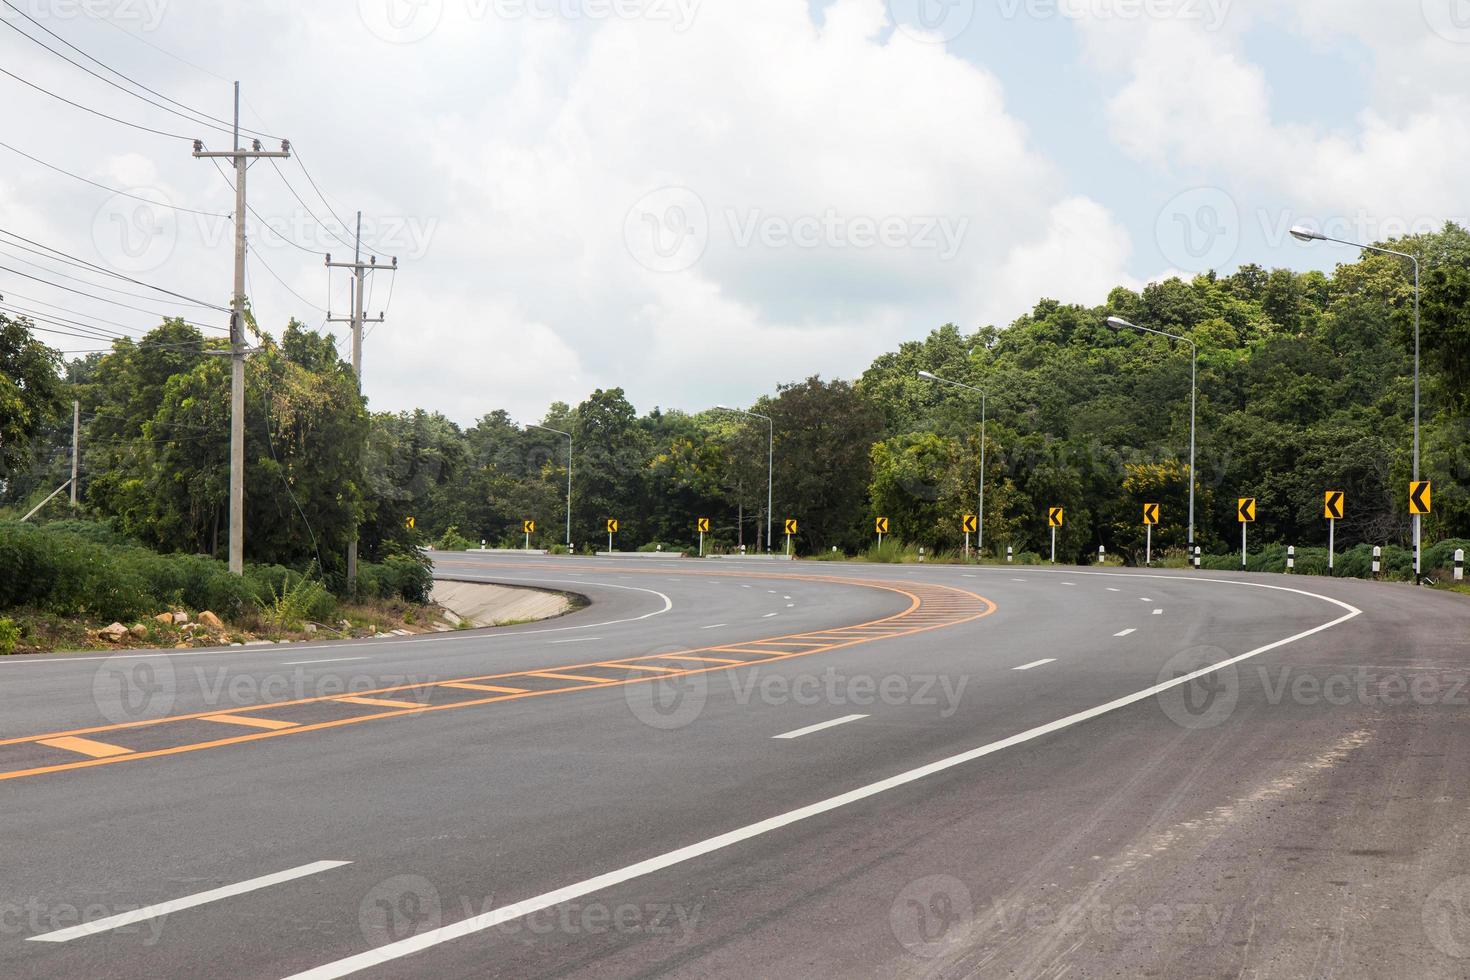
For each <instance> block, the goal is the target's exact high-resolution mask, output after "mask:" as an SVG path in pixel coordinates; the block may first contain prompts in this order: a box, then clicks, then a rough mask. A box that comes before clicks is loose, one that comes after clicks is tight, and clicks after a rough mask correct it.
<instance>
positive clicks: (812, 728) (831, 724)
mask: <svg viewBox="0 0 1470 980" xmlns="http://www.w3.org/2000/svg"><path fill="white" fill-rule="evenodd" d="M866 717H868V716H867V715H844V716H843V717H841V718H833V719H832V720H831V721H824V722H821V723H819V724H816V725H808V726H807V727H805V728H798V729H797V730H796V731H794V732H783V733H782V734H780V735H772V736H771V737H772V738H801V737H802V736H803V735H810V734H811V733H812V732H820V731H822V730H824V729H827V728H836V727H837V726H838V725H845V724H847V723H848V722H850V721H857V720H858V719H860V718H866Z"/></svg>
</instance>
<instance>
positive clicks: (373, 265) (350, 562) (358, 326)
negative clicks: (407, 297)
mask: <svg viewBox="0 0 1470 980" xmlns="http://www.w3.org/2000/svg"><path fill="white" fill-rule="evenodd" d="M327 268H328V269H351V270H352V279H353V289H352V315H351V316H348V317H340V316H339V317H334V316H332V314H331V313H328V314H327V322H328V323H350V324H352V373H353V374H354V375H355V376H356V377H357V393H358V394H359V395H361V394H362V325H363V324H364V323H382V322H383V314H382V313H379V314H378V315H377V316H376V317H368V316H367V315H366V314H365V313H364V312H363V308H362V307H363V293H364V289H363V287H364V286H365V285H366V284H367V275H368V273H371V272H376V271H377V269H378V257H377V256H376V255H374V256H373V257H372V261H370V262H364V261H363V260H362V212H361V211H359V212H357V237H356V239H355V240H354V248H353V252H352V261H351V262H333V261H332V256H331V255H328V256H327ZM389 271H392V272H397V271H398V259H397V258H394V260H393V265H392V267H391V269H390V270H389ZM570 477H571V475H570V470H569V471H568V481H570ZM567 494H568V499H570V494H571V484H570V482H568V489H567ZM567 536H568V538H570V537H571V521H570V519H568V521H567ZM356 592H357V526H356V524H354V525H353V528H352V540H351V541H350V542H348V544H347V593H348V594H349V595H352V594H355V593H356Z"/></svg>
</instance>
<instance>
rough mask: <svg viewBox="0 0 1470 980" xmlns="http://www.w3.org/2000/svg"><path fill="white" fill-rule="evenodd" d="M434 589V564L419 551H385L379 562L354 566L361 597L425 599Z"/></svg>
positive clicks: (417, 601) (426, 599) (358, 591)
mask: <svg viewBox="0 0 1470 980" xmlns="http://www.w3.org/2000/svg"><path fill="white" fill-rule="evenodd" d="M433 590H434V566H433V565H432V564H431V563H430V562H429V559H428V558H426V557H424V556H423V555H421V554H414V555H389V556H388V557H387V558H385V559H383V561H382V563H381V564H374V563H372V562H361V563H359V565H358V566H357V593H358V595H360V596H362V597H364V598H375V599H402V600H403V601H404V602H415V603H425V602H428V601H429V594H430V593H431V592H432V591H433Z"/></svg>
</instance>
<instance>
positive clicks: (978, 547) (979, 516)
mask: <svg viewBox="0 0 1470 980" xmlns="http://www.w3.org/2000/svg"><path fill="white" fill-rule="evenodd" d="M919 377H921V378H923V379H924V380H925V381H937V382H939V383H940V384H944V385H953V386H954V387H956V388H964V389H965V390H966V391H973V392H976V393H978V394H979V395H980V506H979V508H978V509H977V510H976V512H975V513H976V521H975V554H976V555H977V556H978V555H979V554H980V553H981V552H982V551H984V550H985V442H986V440H985V426H986V420H987V413H986V406H985V401H986V397H987V396H986V392H985V389H983V388H976V387H975V386H974V385H967V384H961V383H960V382H958V381H951V380H949V379H948V378H941V377H940V376H939V375H937V374H932V373H930V372H928V371H920V372H919Z"/></svg>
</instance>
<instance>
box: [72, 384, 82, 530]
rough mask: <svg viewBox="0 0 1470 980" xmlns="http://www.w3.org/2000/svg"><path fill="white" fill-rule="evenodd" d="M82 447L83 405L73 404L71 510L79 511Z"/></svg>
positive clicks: (75, 402)
mask: <svg viewBox="0 0 1470 980" xmlns="http://www.w3.org/2000/svg"><path fill="white" fill-rule="evenodd" d="M81 446H82V403H81V402H79V401H75V400H73V401H72V403H71V509H72V510H76V509H77V460H78V456H79V454H80V453H81Z"/></svg>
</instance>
